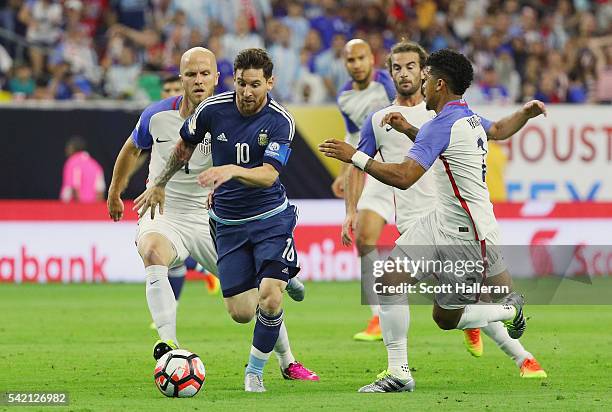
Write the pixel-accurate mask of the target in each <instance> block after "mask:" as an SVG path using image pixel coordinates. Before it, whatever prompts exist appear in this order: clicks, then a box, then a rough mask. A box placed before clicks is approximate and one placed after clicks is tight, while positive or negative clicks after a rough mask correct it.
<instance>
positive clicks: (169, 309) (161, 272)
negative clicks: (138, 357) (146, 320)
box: [145, 265, 178, 345]
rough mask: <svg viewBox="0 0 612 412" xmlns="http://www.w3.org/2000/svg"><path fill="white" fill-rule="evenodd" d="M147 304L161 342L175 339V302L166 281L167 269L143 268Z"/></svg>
mask: <svg viewBox="0 0 612 412" xmlns="http://www.w3.org/2000/svg"><path fill="white" fill-rule="evenodd" d="M145 274H146V276H145V282H146V294H147V304H148V305H149V311H150V312H151V317H152V318H153V322H155V326H157V332H158V334H159V338H160V339H161V340H168V339H172V340H173V341H174V343H176V344H177V345H178V341H177V339H176V301H175V300H174V293H172V288H171V287H170V282H169V281H168V267H167V266H161V265H151V266H147V267H146V268H145Z"/></svg>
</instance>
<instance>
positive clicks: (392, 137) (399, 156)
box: [357, 102, 436, 232]
mask: <svg viewBox="0 0 612 412" xmlns="http://www.w3.org/2000/svg"><path fill="white" fill-rule="evenodd" d="M391 112H400V113H401V114H402V115H403V116H404V117H405V118H406V120H407V121H408V122H409V123H410V124H412V125H413V126H415V127H417V128H420V127H421V126H423V124H425V123H426V122H428V121H430V120H431V119H432V118H433V117H434V116H435V112H433V111H428V110H427V109H425V102H422V103H420V104H418V105H416V106H412V107H407V106H398V105H392V106H389V107H385V108H384V109H381V110H379V111H377V112H375V113H372V114H371V115H370V116H369V117H368V118H367V120H366V122H365V124H364V125H363V127H362V128H361V138H360V140H359V146H358V148H357V149H358V150H360V151H362V152H364V153H366V154H367V155H369V156H370V157H374V156H375V155H376V154H377V153H380V156H381V158H382V159H383V161H385V162H389V163H401V162H403V161H404V159H405V156H406V153H408V151H409V150H410V148H412V146H413V145H414V143H413V142H412V140H410V139H409V138H408V137H407V136H406V135H404V134H403V133H400V132H398V131H396V130H395V129H393V128H392V127H391V126H389V125H384V126H382V127H381V126H380V121H381V120H382V118H383V117H384V116H385V115H386V114H387V113H391ZM393 192H394V196H395V223H396V225H397V227H398V229H399V230H400V232H403V231H404V230H406V229H407V228H408V227H410V225H411V224H412V223H414V221H416V219H417V218H418V217H420V216H423V215H425V214H427V213H428V212H431V211H432V210H433V209H434V207H435V204H436V188H435V182H434V177H433V174H432V173H425V175H424V176H423V177H422V178H421V179H419V181H418V182H417V183H416V184H415V185H414V186H412V187H411V188H410V189H408V190H401V189H397V188H394V191H393Z"/></svg>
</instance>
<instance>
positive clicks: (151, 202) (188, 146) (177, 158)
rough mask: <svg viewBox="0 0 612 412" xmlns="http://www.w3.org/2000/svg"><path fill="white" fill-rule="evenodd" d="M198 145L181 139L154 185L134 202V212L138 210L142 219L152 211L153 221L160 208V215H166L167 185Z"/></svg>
mask: <svg viewBox="0 0 612 412" xmlns="http://www.w3.org/2000/svg"><path fill="white" fill-rule="evenodd" d="M195 148H196V145H195V144H192V143H189V142H187V141H185V140H183V139H179V141H178V143H177V144H176V146H175V147H174V151H173V152H172V154H171V155H170V158H169V159H168V161H167V162H166V167H165V168H164V170H163V171H162V172H161V173H160V174H159V176H157V177H156V178H155V181H154V182H153V184H152V185H151V186H150V187H149V188H148V189H147V190H145V191H144V192H143V193H142V194H141V195H140V196H138V197H137V198H136V199H135V200H134V210H138V215H139V216H140V217H142V216H144V214H145V213H146V212H147V210H149V209H151V219H154V218H155V208H156V207H158V208H159V214H161V215H163V214H164V201H165V198H166V193H165V189H166V184H167V183H168V182H169V181H170V179H171V178H172V176H174V175H175V174H176V172H178V171H179V170H180V169H182V168H183V166H185V164H186V163H187V162H189V159H191V155H192V154H193V151H194V150H195Z"/></svg>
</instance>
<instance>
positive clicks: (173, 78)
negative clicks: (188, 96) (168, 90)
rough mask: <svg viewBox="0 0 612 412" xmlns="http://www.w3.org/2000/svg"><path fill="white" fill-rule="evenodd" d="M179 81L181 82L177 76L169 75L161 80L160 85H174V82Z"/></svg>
mask: <svg viewBox="0 0 612 412" xmlns="http://www.w3.org/2000/svg"><path fill="white" fill-rule="evenodd" d="M180 81H181V76H179V75H178V74H170V75H168V76H166V77H164V78H163V80H162V84H166V83H174V82H180Z"/></svg>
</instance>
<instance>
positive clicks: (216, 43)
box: [208, 36, 234, 93]
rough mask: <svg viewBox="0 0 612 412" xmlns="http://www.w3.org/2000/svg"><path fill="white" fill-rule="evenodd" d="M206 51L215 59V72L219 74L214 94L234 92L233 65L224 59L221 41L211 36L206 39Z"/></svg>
mask: <svg viewBox="0 0 612 412" xmlns="http://www.w3.org/2000/svg"><path fill="white" fill-rule="evenodd" d="M208 49H209V50H210V51H211V52H213V53H214V55H215V56H216V57H217V71H218V72H219V83H218V84H217V88H216V92H217V93H223V92H227V91H229V90H234V63H233V62H232V61H230V60H229V59H228V58H227V57H225V53H224V51H223V47H222V46H221V39H220V38H219V37H217V36H212V37H211V38H210V39H208Z"/></svg>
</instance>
